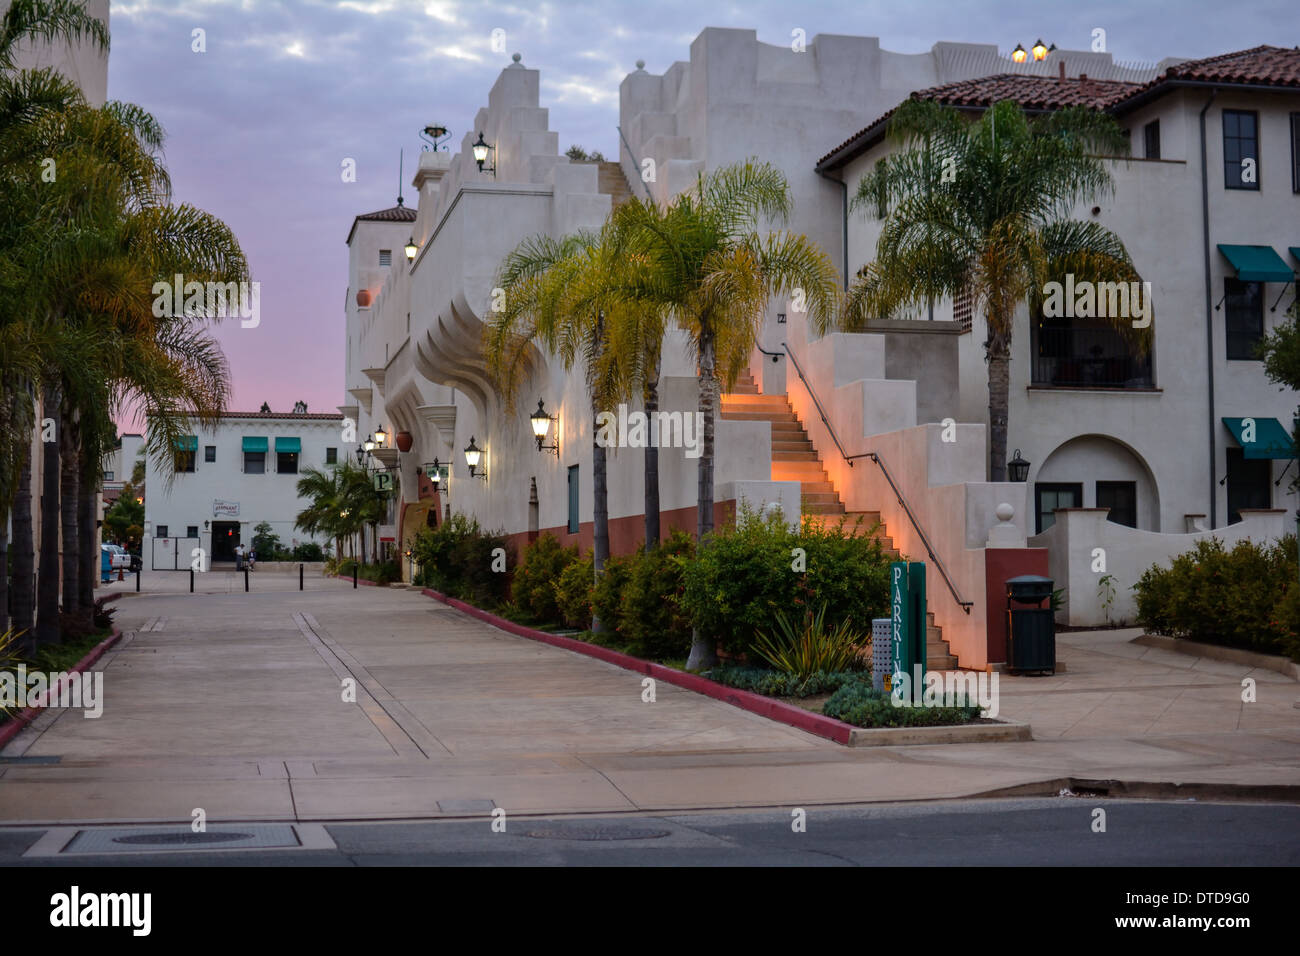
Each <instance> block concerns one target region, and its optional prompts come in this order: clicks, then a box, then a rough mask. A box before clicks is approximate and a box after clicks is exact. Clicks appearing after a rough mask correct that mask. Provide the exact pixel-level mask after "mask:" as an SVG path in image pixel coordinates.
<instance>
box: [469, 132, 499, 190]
mask: <svg viewBox="0 0 1300 956" xmlns="http://www.w3.org/2000/svg"><path fill="white" fill-rule="evenodd" d="M470 149H472V150H473V151H474V162H476V163H478V171H479V172H480V173H491V174H492V178H493V179H495V178H496V175H497V160H496V147H495V146H493V145H492V144H491V143H489V142H487V141H486V140H484V139H483V134H482V133H479V134H478V140H477V141H476V142H475V143H473V144H472V145H471V146H470ZM489 150H490V151H492V165H491V166H489V167H487V168H486V169H484V168H483V164H484V163H486V162H487V157H488V151H489Z"/></svg>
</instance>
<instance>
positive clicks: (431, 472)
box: [417, 458, 442, 489]
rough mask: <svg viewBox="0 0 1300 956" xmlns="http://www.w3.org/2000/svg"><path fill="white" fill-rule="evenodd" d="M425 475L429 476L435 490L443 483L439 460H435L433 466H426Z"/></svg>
mask: <svg viewBox="0 0 1300 956" xmlns="http://www.w3.org/2000/svg"><path fill="white" fill-rule="evenodd" d="M417 470H418V469H417ZM424 474H425V475H427V476H428V478H429V481H430V482H431V483H432V484H433V487H434V488H435V489H436V488H437V487H438V486H439V484H441V482H442V466H441V465H440V464H438V459H436V458H435V459H434V460H433V464H432V465H425V466H424Z"/></svg>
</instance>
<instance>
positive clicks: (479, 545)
mask: <svg viewBox="0 0 1300 956" xmlns="http://www.w3.org/2000/svg"><path fill="white" fill-rule="evenodd" d="M505 547H506V537H505V535H504V534H503V533H501V532H485V531H484V530H483V529H482V528H480V527H479V523H478V521H477V520H476V519H473V518H469V517H466V516H465V515H463V514H459V513H457V514H453V515H452V516H451V517H450V518H448V519H447V520H446V521H444V522H443V523H442V524H440V525H438V527H436V528H421V529H420V530H419V532H417V534H416V536H415V540H414V541H413V542H412V544H411V551H412V555H413V557H414V559H415V561H416V562H417V563H418V564H419V565H420V575H419V583H420V584H422V585H423V586H424V587H430V588H434V589H435V590H438V591H442V592H443V593H444V594H450V595H451V596H452V597H457V598H460V599H461V600H463V601H469V602H470V603H473V604H477V605H479V606H480V607H495V606H496V605H497V604H499V603H501V602H502V601H503V600H505V596H506V576H505V574H503V573H502V572H500V571H493V570H492V566H493V551H495V550H496V549H497V548H500V549H502V550H503V551H504V550H505ZM498 566H499V565H498Z"/></svg>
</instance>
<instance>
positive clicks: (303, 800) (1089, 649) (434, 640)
mask: <svg viewBox="0 0 1300 956" xmlns="http://www.w3.org/2000/svg"><path fill="white" fill-rule="evenodd" d="M253 576H254V577H256V572H254V574H253ZM155 577H156V575H155ZM181 577H183V578H184V579H185V581H184V584H185V587H186V588H188V577H189V576H188V574H184V575H181ZM238 577H239V578H240V580H239V582H238V583H239V588H240V589H239V590H238V591H235V592H233V593H220V594H215V593H214V594H194V595H190V594H188V593H170V594H168V593H156V592H155V593H147V594H142V595H140V596H139V597H136V596H134V595H132V596H131V597H129V598H124V599H123V600H121V601H119V602H118V603H117V605H116V606H117V607H118V608H119V609H120V611H119V614H118V624H119V625H120V626H121V627H122V628H123V630H124V631H127V630H129V631H132V632H133V633H129V634H127V635H126V637H124V639H123V641H122V642H121V644H119V646H118V649H116V650H114V651H113V652H112V653H110V654H109V655H107V656H106V657H105V659H104V668H105V681H104V684H105V697H106V701H105V706H104V714H103V716H102V717H101V718H99V719H97V720H86V719H83V718H82V717H81V716H80V714H79V713H76V712H61V713H60V712H49V713H46V714H45V715H43V716H42V717H40V718H39V719H38V720H37V721H36V723H35V724H34V725H33V726H32V727H30V728H28V729H27V730H25V731H24V732H23V733H22V734H21V735H19V737H17V738H16V739H15V741H14V742H13V743H12V744H11V745H10V746H9V747H8V748H7V749H6V750H5V751H4V752H3V754H0V757H4V758H12V757H18V756H22V757H28V758H32V757H35V758H57V762H37V761H28V760H24V761H19V762H7V763H0V823H4V824H14V823H18V822H56V821H57V822H65V823H68V822H91V821H108V820H118V821H173V822H188V821H189V820H190V814H191V811H192V810H193V809H194V808H197V807H202V808H203V809H204V810H205V811H206V812H207V814H208V819H209V820H210V821H218V820H251V819H265V820H304V821H310V820H340V819H404V818H427V817H437V816H483V817H486V816H487V814H488V811H489V810H490V809H491V808H492V807H493V806H497V807H502V808H505V809H506V810H507V812H508V813H510V814H516V813H556V814H558V813H570V812H617V811H630V810H681V809H695V808H731V807H751V806H783V807H784V806H811V805H816V804H839V803H859V802H872V801H897V800H917V799H934V798H946V797H961V796H973V795H977V794H981V793H987V792H990V791H995V790H1000V789H1004V788H1008V787H1016V786H1023V785H1028V784H1034V783H1041V782H1044V781H1052V780H1056V779H1059V778H1062V777H1088V778H1118V779H1126V780H1136V781H1144V782H1155V781H1169V782H1179V783H1186V782H1201V783H1207V784H1225V783H1232V784H1252V785H1275V784H1287V785H1300V710H1296V709H1295V708H1293V707H1292V706H1291V705H1292V703H1293V702H1294V701H1295V699H1296V696H1297V685H1296V683H1295V682H1294V681H1291V680H1289V679H1287V678H1284V677H1282V676H1281V675H1279V674H1276V673H1274V672H1255V671H1242V670H1241V669H1239V668H1234V667H1233V666H1231V665H1224V664H1222V663H1220V662H1209V661H1201V660H1199V659H1197V658H1193V657H1187V656H1185V655H1181V654H1175V653H1173V652H1168V651H1160V650H1155V649H1150V648H1145V647H1139V646H1137V645H1132V644H1128V643H1126V635H1125V634H1123V633H1121V632H1100V633H1095V634H1084V633H1078V634H1066V635H1062V636H1061V640H1060V645H1059V652H1060V656H1061V658H1062V659H1063V660H1064V661H1066V663H1067V665H1068V671H1067V672H1066V673H1063V674H1061V675H1059V676H1057V677H1050V678H1037V677H1017V678H1008V677H1005V676H1002V677H1001V678H1000V690H1001V693H1002V715H1003V716H1007V717H1012V718H1016V719H1021V720H1025V719H1027V720H1029V721H1031V722H1032V724H1033V728H1034V733H1035V740H1033V741H1029V742H1023V743H1000V744H959V745H940V746H924V747H881V748H867V749H849V748H846V747H843V746H840V745H838V744H834V743H831V742H829V741H825V740H822V739H820V738H818V737H814V736H811V735H809V734H805V733H803V732H802V731H798V730H795V729H793V728H790V727H787V726H784V725H781V724H777V723H774V722H771V721H768V720H766V719H764V718H762V717H758V716H756V715H753V714H749V713H747V712H744V711H741V710H738V709H736V708H734V707H731V706H729V705H727V704H724V703H721V702H719V701H715V700H712V699H709V698H706V697H703V696H701V695H699V694H694V693H691V692H688V691H684V690H681V689H679V688H675V687H672V686H669V685H666V684H664V683H662V682H660V683H659V684H658V686H657V688H656V691H657V697H656V700H655V702H654V703H646V702H644V701H643V700H642V690H643V688H642V684H641V680H642V678H641V675H639V674H636V673H633V672H630V671H625V670H622V669H620V668H617V667H614V666H612V665H609V664H605V663H603V662H600V661H596V660H593V659H591V658H587V657H585V656H582V655H578V654H573V653H570V652H568V651H564V650H560V649H557V648H553V647H550V646H547V645H544V644H540V643H538V642H534V641H529V640H527V639H524V638H519V637H515V636H513V635H509V634H506V633H504V632H502V631H499V630H496V629H495V628H492V627H490V626H488V625H486V624H484V623H482V622H480V621H477V620H475V619H473V618H471V617H469V616H467V615H465V614H462V613H460V612H459V611H456V610H454V609H452V608H449V607H447V606H445V605H443V604H441V603H438V602H435V601H432V600H430V599H428V598H426V597H424V596H422V595H420V594H419V593H418V592H414V591H405V590H397V589H384V588H358V589H356V590H353V589H352V588H351V586H350V584H348V583H345V582H340V581H335V580H331V579H320V580H319V581H318V582H317V586H316V587H314V588H313V589H312V590H310V591H306V592H302V593H297V592H296V591H269V590H265V589H258V588H256V587H255V588H254V591H253V592H252V593H250V594H247V595H246V594H244V593H243V591H242V575H240V576H238ZM259 583H261V582H260V581H259ZM292 584H293V586H294V588H296V586H297V581H296V579H295V580H294V581H293V582H292ZM117 586H118V587H121V586H122V585H117ZM263 588H265V585H263ZM1239 671H1240V672H1239ZM1242 676H1252V677H1255V678H1256V680H1257V681H1258V700H1259V702H1258V703H1255V704H1242V703H1241V702H1240V678H1241V677H1242ZM348 678H351V679H353V680H355V682H356V688H357V690H356V703H351V702H344V701H343V699H342V693H341V687H342V686H343V682H344V681H345V680H346V679H348ZM1234 700H1235V701H1236V703H1235V704H1234V703H1233V701H1234Z"/></svg>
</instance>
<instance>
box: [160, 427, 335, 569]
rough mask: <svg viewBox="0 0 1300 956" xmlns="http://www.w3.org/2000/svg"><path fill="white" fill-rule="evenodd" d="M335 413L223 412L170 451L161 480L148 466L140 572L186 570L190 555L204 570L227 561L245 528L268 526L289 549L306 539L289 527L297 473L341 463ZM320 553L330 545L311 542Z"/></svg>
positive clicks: (296, 505)
mask: <svg viewBox="0 0 1300 956" xmlns="http://www.w3.org/2000/svg"><path fill="white" fill-rule="evenodd" d="M342 419H343V416H342V415H338V414H333V413H331V414H313V413H306V412H299V413H294V412H289V413H266V412H227V413H226V414H225V415H223V416H222V417H221V419H220V421H219V422H218V423H217V425H216V426H215V427H214V428H212V429H196V434H193V435H189V436H186V438H185V439H184V440H183V441H182V442H181V444H182V446H184V447H181V448H178V449H177V452H176V470H175V475H174V477H173V478H172V479H171V480H170V481H169V480H168V477H167V476H166V475H163V474H161V473H159V471H158V470H157V468H156V466H155V464H154V462H153V461H152V460H150V461H148V463H147V464H146V468H145V482H146V485H147V487H148V495H147V496H146V498H145V541H144V551H143V557H144V567H145V570H157V571H169V570H189V568H190V566H191V562H192V560H193V555H192V552H193V549H194V548H202V549H203V551H204V554H205V555H206V556H207V559H208V561H209V562H210V563H211V564H217V563H224V562H230V561H233V560H234V549H235V546H236V545H239V544H241V543H242V544H243V545H244V546H245V547H248V546H249V545H250V544H251V542H252V540H253V533H254V531H253V529H254V528H255V527H256V526H257V525H258V524H259V523H261V522H263V521H266V522H268V523H269V524H270V525H271V530H272V531H273V532H274V533H275V534H276V535H278V536H279V538H280V543H281V544H283V545H284V546H285V547H288V548H293V547H294V546H296V545H298V544H302V543H305V542H307V541H311V540H313V539H312V538H311V537H310V536H309V535H306V534H304V533H303V532H301V531H298V530H296V529H295V528H294V522H295V520H296V518H297V515H298V513H299V512H300V511H302V510H303V509H304V508H305V507H306V506H307V502H305V501H304V500H302V499H300V498H299V497H298V489H297V484H298V476H299V474H300V473H301V471H302V470H303V469H304V468H307V467H309V466H314V467H317V468H324V467H326V466H328V465H332V464H335V463H337V462H339V461H341V460H342V456H343V455H346V454H348V452H349V449H348V448H347V447H345V446H344V444H343V428H342ZM316 540H317V543H319V544H320V545H321V546H322V547H323V548H325V549H326V550H327V551H328V547H329V544H330V542H328V541H322V540H319V539H316Z"/></svg>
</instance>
